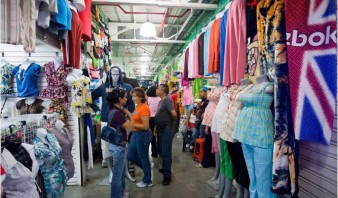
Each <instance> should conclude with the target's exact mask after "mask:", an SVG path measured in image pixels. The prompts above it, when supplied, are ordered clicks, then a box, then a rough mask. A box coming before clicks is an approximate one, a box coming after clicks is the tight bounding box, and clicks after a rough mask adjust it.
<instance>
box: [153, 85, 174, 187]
mask: <svg viewBox="0 0 338 198" xmlns="http://www.w3.org/2000/svg"><path fill="white" fill-rule="evenodd" d="M168 93H169V87H168V85H167V84H161V85H160V86H158V88H157V89H156V95H157V96H159V97H160V98H161V101H160V103H159V105H158V108H157V112H156V115H155V124H156V127H155V130H154V132H155V135H157V137H158V144H159V147H158V150H159V154H160V155H161V156H162V169H160V172H161V173H162V174H163V181H162V185H163V186H166V185H169V184H170V182H171V162H172V145H173V139H174V136H175V131H174V123H175V120H176V119H177V114H176V111H175V108H174V102H173V101H172V99H171V98H170V97H168Z"/></svg>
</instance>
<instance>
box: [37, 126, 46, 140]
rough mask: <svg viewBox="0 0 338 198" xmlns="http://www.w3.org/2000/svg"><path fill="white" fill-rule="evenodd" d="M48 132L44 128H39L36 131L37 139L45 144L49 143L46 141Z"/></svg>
mask: <svg viewBox="0 0 338 198" xmlns="http://www.w3.org/2000/svg"><path fill="white" fill-rule="evenodd" d="M46 136H47V130H46V129H44V128H38V129H37V130H36V137H38V138H39V139H40V140H41V141H42V142H43V143H47V141H46Z"/></svg>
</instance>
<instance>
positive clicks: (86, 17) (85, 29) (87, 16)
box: [79, 0, 92, 41]
mask: <svg viewBox="0 0 338 198" xmlns="http://www.w3.org/2000/svg"><path fill="white" fill-rule="evenodd" d="M85 4H86V8H85V10H83V11H82V12H79V17H80V20H81V22H82V39H83V41H91V40H92V39H91V32H92V17H91V15H92V13H91V11H90V8H91V4H92V0H85Z"/></svg>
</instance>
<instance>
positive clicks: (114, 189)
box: [107, 88, 132, 198]
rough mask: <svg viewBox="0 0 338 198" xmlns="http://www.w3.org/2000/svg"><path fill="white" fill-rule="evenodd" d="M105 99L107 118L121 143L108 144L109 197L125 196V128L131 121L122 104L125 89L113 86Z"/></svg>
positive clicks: (124, 101) (123, 102)
mask: <svg viewBox="0 0 338 198" xmlns="http://www.w3.org/2000/svg"><path fill="white" fill-rule="evenodd" d="M107 101H108V103H109V114H108V120H109V119H111V122H110V123H108V124H110V126H111V127H113V128H115V129H117V130H119V132H120V133H121V134H122V144H121V145H119V146H118V145H114V144H109V150H110V152H111V154H112V156H113V167H112V169H113V178H112V182H111V194H110V197H111V198H122V197H126V196H125V194H126V195H127V193H125V192H124V189H125V178H124V177H125V172H126V147H125V143H126V142H127V136H128V135H127V130H128V129H131V127H132V122H130V121H128V120H127V119H126V116H125V114H127V115H128V117H129V119H131V117H132V115H131V113H130V112H129V111H128V110H127V109H124V108H123V106H125V105H126V103H127V93H126V91H125V90H123V89H120V88H115V89H113V90H112V92H109V93H108V95H107Z"/></svg>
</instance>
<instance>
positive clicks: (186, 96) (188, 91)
mask: <svg viewBox="0 0 338 198" xmlns="http://www.w3.org/2000/svg"><path fill="white" fill-rule="evenodd" d="M182 95H183V96H182V105H183V106H187V105H191V104H194V101H193V95H192V88H191V86H185V87H183V94H182Z"/></svg>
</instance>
